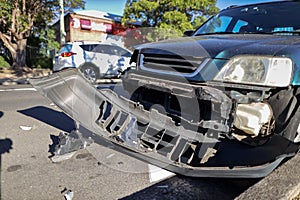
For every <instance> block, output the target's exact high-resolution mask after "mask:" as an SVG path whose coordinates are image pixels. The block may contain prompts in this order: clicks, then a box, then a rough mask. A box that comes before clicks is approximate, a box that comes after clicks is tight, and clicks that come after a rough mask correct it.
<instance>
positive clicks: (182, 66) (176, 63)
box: [140, 53, 204, 74]
mask: <svg viewBox="0 0 300 200" xmlns="http://www.w3.org/2000/svg"><path fill="white" fill-rule="evenodd" d="M203 61H204V58H199V57H194V56H184V57H182V56H179V55H170V54H165V55H164V54H154V53H142V54H141V60H140V62H141V63H140V65H141V66H144V67H145V68H148V69H153V70H160V71H169V72H179V73H186V74H190V73H193V72H194V71H195V70H196V69H197V68H198V67H199V66H200V65H201V63H202V62H203Z"/></svg>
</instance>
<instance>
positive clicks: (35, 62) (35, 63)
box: [27, 56, 53, 69]
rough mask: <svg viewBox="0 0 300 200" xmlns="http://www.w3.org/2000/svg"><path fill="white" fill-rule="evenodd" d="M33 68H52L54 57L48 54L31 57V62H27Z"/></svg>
mask: <svg viewBox="0 0 300 200" xmlns="http://www.w3.org/2000/svg"><path fill="white" fill-rule="evenodd" d="M27 64H28V65H29V66H31V67H32V68H38V69H52V67H53V61H52V58H49V57H46V56H39V57H38V58H34V59H31V61H30V63H28V62H27Z"/></svg>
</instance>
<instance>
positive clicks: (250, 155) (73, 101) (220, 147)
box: [30, 70, 298, 178]
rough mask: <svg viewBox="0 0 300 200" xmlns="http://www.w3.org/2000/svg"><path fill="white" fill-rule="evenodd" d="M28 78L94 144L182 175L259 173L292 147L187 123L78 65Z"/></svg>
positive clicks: (269, 169)
mask: <svg viewBox="0 0 300 200" xmlns="http://www.w3.org/2000/svg"><path fill="white" fill-rule="evenodd" d="M30 83H31V84H32V85H33V86H34V87H35V88H36V89H37V90H38V91H40V92H41V93H42V94H44V95H45V96H46V97H47V98H49V99H50V100H51V101H53V102H54V103H55V104H56V105H57V106H58V107H60V108H61V109H62V110H63V111H64V112H65V113H67V114H68V115H69V116H70V117H71V118H73V119H74V120H75V121H77V122H78V123H79V124H80V125H81V126H82V127H84V128H85V129H86V130H88V131H87V132H83V133H82V136H83V137H86V138H89V137H91V138H92V139H93V140H94V141H95V142H96V143H99V144H101V143H102V142H101V141H103V140H105V141H106V142H109V143H111V144H114V146H115V149H116V150H118V151H120V152H124V153H126V154H127V155H130V156H133V157H135V158H138V159H140V160H143V161H145V162H148V163H151V164H154V165H157V166H159V167H161V168H164V169H167V170H170V171H172V172H175V173H178V174H183V175H186V176H195V177H234V178H258V177H264V176H267V175H268V174H269V173H271V172H272V171H273V170H274V169H275V168H276V167H277V166H278V165H279V164H280V163H281V161H282V160H283V159H285V158H286V157H289V156H292V155H294V154H295V153H296V152H297V149H298V146H297V145H294V144H292V143H290V142H289V141H288V140H286V139H284V138H282V137H280V136H276V135H274V136H273V137H270V139H269V140H268V141H267V142H266V143H265V144H264V145H261V146H257V147H252V146H248V145H246V144H243V143H241V142H239V141H237V140H234V139H229V138H226V137H224V136H222V135H220V134H201V133H199V132H198V130H197V129H195V130H193V129H187V128H185V127H184V126H182V125H180V124H176V123H175V122H174V121H173V120H172V118H170V117H168V116H167V115H163V114H161V113H160V112H158V111H156V110H155V109H151V110H150V111H147V110H145V109H144V108H143V106H142V105H140V104H138V103H136V102H133V101H130V100H128V99H127V98H125V97H123V96H120V95H118V94H116V93H115V92H114V91H112V90H109V89H102V90H98V89H96V88H95V87H94V86H92V85H90V84H89V83H88V82H87V81H86V79H85V78H84V77H83V76H82V75H81V73H80V72H79V71H78V70H66V71H63V72H59V73H55V74H53V75H51V76H49V77H44V78H39V79H31V80H30Z"/></svg>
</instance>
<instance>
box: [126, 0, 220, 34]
mask: <svg viewBox="0 0 300 200" xmlns="http://www.w3.org/2000/svg"><path fill="white" fill-rule="evenodd" d="M218 11H219V9H218V8H217V7H216V0H127V3H126V7H125V10H124V17H123V19H122V23H123V24H130V23H135V22H141V24H142V27H156V28H163V29H172V30H173V31H175V32H179V33H181V34H182V33H183V32H184V31H185V30H191V29H194V28H196V27H197V26H199V25H201V23H203V22H204V21H205V19H206V17H208V16H210V15H213V14H215V13H217V12H218Z"/></svg>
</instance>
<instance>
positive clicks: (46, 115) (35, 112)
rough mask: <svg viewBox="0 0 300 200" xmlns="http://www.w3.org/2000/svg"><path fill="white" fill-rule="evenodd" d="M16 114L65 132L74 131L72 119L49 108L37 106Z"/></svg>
mask: <svg viewBox="0 0 300 200" xmlns="http://www.w3.org/2000/svg"><path fill="white" fill-rule="evenodd" d="M18 112H19V113H22V114H23V115H26V116H29V117H32V118H35V119H37V120H39V121H42V122H44V123H46V124H48V125H50V126H53V127H55V128H57V129H60V130H62V131H65V132H71V131H72V130H74V129H75V123H74V120H73V119H71V118H70V117H69V116H67V115H66V114H64V113H63V112H59V111H56V110H53V109H51V108H47V107H44V106H37V107H32V108H29V109H26V110H18Z"/></svg>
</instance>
